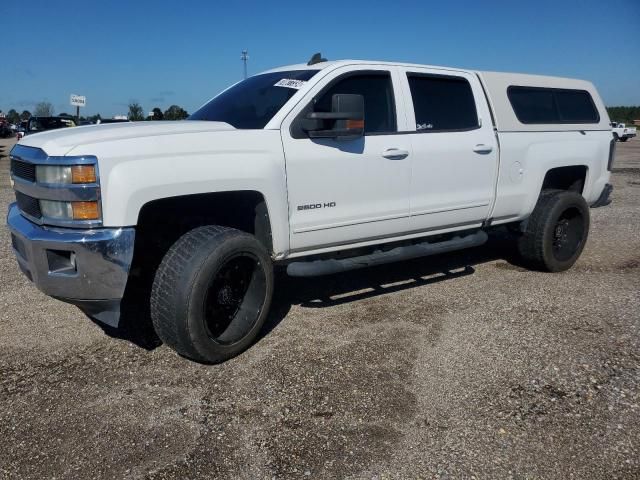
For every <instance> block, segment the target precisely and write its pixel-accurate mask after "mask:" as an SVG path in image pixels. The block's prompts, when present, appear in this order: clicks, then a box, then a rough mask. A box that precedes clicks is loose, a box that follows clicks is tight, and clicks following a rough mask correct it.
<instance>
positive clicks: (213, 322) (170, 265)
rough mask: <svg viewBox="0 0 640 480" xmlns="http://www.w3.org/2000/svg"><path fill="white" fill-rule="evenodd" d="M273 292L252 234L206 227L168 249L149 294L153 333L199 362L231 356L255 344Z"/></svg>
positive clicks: (267, 263) (267, 264)
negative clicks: (154, 331)
mask: <svg viewBox="0 0 640 480" xmlns="http://www.w3.org/2000/svg"><path fill="white" fill-rule="evenodd" d="M272 294H273V266H272V263H271V258H270V257H269V254H268V253H267V251H266V250H265V248H264V247H263V246H262V244H261V243H260V242H259V241H258V240H257V239H256V238H255V237H254V236H253V235H250V234H248V233H245V232H241V231H239V230H235V229H232V228H227V227H221V226H215V225H209V226H204V227H199V228H196V229H194V230H191V231H190V232H187V233H186V234H184V235H183V236H182V237H180V238H179V239H178V241H177V242H176V243H174V244H173V246H171V248H170V249H169V251H168V252H167V253H166V255H165V257H164V259H163V260H162V262H161V264H160V267H159V268H158V271H157V273H156V276H155V279H154V282H153V287H152V290H151V318H152V320H153V325H154V328H155V330H156V333H157V334H158V336H159V337H160V339H161V340H162V341H163V342H164V343H166V344H167V345H168V346H170V347H171V348H173V349H174V350H176V351H177V352H178V353H179V354H180V355H183V356H185V357H188V358H190V359H193V360H196V361H199V362H203V363H219V362H222V361H224V360H227V359H229V358H232V357H234V356H236V355H238V354H239V353H241V352H242V351H244V350H245V349H246V348H248V347H249V346H250V345H251V343H252V342H253V341H254V340H255V338H256V337H257V335H258V333H259V332H260V329H261V328H262V325H263V324H264V322H265V320H266V317H267V314H268V312H269V307H270V305H271V297H272Z"/></svg>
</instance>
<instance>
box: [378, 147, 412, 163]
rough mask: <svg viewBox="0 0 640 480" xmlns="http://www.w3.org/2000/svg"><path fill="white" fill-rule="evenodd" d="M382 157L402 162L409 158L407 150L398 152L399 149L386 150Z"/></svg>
mask: <svg viewBox="0 0 640 480" xmlns="http://www.w3.org/2000/svg"><path fill="white" fill-rule="evenodd" d="M382 156H383V157H384V158H388V159H389V160H402V159H403V158H407V157H408V156H409V152H408V151H407V150H400V149H399V148H387V149H386V150H385V151H384V152H383V153H382Z"/></svg>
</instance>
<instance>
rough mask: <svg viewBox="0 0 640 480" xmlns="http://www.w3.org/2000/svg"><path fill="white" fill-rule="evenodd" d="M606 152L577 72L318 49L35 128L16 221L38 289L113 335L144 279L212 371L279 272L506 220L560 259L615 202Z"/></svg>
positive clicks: (469, 238) (253, 329)
mask: <svg viewBox="0 0 640 480" xmlns="http://www.w3.org/2000/svg"><path fill="white" fill-rule="evenodd" d="M614 145H615V143H614V141H613V139H612V134H611V126H610V124H609V118H608V116H607V112H606V110H605V107H604V105H603V103H602V101H601V99H600V97H599V95H598V93H597V91H596V89H595V88H594V86H593V85H592V84H591V83H589V82H586V81H582V80H571V79H564V78H552V77H543V76H532V75H518V74H510V73H493V72H477V71H470V70H463V69H456V68H444V67H433V66H425V65H412V64H404V63H386V62H375V61H373V62H369V61H325V60H321V59H319V58H318V57H317V56H314V58H313V59H312V61H310V62H309V63H308V64H302V65H293V66H288V67H282V68H277V69H274V70H270V71H267V72H264V73H261V74H259V75H255V76H253V77H250V78H248V79H246V80H244V81H242V82H239V83H237V84H235V85H233V86H231V87H229V88H228V89H227V90H225V91H223V92H222V93H220V94H219V95H218V96H216V97H214V98H213V99H212V100H210V101H209V102H207V103H206V104H205V105H203V106H202V107H201V108H200V109H199V110H197V111H196V112H195V113H194V114H193V115H191V116H190V117H189V119H187V120H185V121H178V122H139V123H124V124H112V125H98V126H84V127H77V128H73V129H62V130H56V131H51V132H44V133H40V134H34V135H30V136H28V137H25V138H24V139H23V140H22V141H21V142H20V143H19V144H17V145H16V146H15V147H14V148H13V150H12V151H11V154H10V157H11V177H12V180H13V183H14V189H15V194H16V200H17V202H16V203H14V204H12V205H11V207H10V210H9V213H8V225H9V228H10V230H11V240H12V242H13V250H14V252H15V255H16V258H17V260H18V263H19V265H20V267H21V269H22V270H23V272H24V273H25V274H26V275H27V276H28V277H29V278H30V279H31V280H32V281H33V282H34V283H35V285H36V286H37V287H38V288H39V289H40V290H42V291H43V292H44V293H46V294H48V295H51V296H53V297H56V298H58V299H60V300H63V301H66V302H70V303H73V304H75V305H78V306H79V307H80V308H81V309H82V310H83V311H84V312H86V313H87V314H88V315H90V316H91V317H93V318H95V319H98V320H99V321H101V322H104V323H107V324H110V325H113V326H116V325H117V324H118V321H119V318H120V313H121V312H120V303H121V299H122V298H123V295H124V294H125V290H126V289H128V288H130V287H131V284H133V283H136V282H137V284H138V285H143V286H144V285H146V288H147V289H146V290H145V289H140V290H137V292H138V296H139V298H140V299H141V300H143V301H145V302H146V303H147V305H149V315H150V317H151V320H152V324H153V326H154V328H155V331H156V333H157V335H158V336H159V337H160V339H161V340H162V341H164V342H165V343H166V344H168V345H169V346H171V347H173V348H174V349H175V350H176V351H178V352H179V353H180V354H181V355H183V356H186V357H189V358H191V359H194V360H197V361H200V362H208V363H215V362H220V361H223V360H225V359H227V358H230V357H232V356H234V355H237V354H238V353H239V352H241V351H242V350H243V349H245V348H247V347H248V346H249V345H250V344H251V343H252V341H253V340H254V339H255V338H256V336H257V335H258V333H259V331H260V329H261V327H262V325H263V323H264V321H265V319H266V317H267V315H268V311H269V307H270V302H271V297H272V293H273V290H274V275H273V270H274V266H281V267H286V270H287V273H288V274H289V275H293V276H313V275H323V274H331V273H337V272H341V271H345V270H352V269H356V268H362V267H366V266H370V265H377V264H381V263H385V262H390V261H398V260H407V259H412V258H416V257H420V256H425V255H431V254H435V253H440V252H445V251H451V250H455V249H461V248H466V247H473V246H478V245H481V244H482V243H483V242H485V241H486V239H487V232H488V231H489V230H490V229H492V228H495V227H498V226H507V227H509V228H510V230H512V231H513V232H514V242H517V244H518V248H519V251H520V253H521V255H522V259H523V262H526V263H527V264H528V265H530V266H531V267H532V268H535V269H539V270H543V271H550V272H558V271H562V270H565V269H568V268H569V267H571V266H572V265H573V263H574V262H575V261H576V259H577V258H578V256H579V255H580V253H581V252H582V249H583V247H584V245H585V242H586V240H587V234H588V230H589V207H590V206H591V207H595V206H601V205H605V204H607V203H608V202H609V200H608V197H609V194H610V192H611V188H612V187H611V185H610V184H609V183H608V182H609V175H610V171H611V166H612V162H613V157H614ZM363 274H365V275H366V273H363ZM140 292H142V293H140ZM144 292H146V293H144ZM140 321H142V318H141V319H140Z"/></svg>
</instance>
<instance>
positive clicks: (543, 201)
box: [518, 190, 589, 272]
mask: <svg viewBox="0 0 640 480" xmlns="http://www.w3.org/2000/svg"><path fill="white" fill-rule="evenodd" d="M588 234H589V207H588V205H587V202H586V201H585V200H584V198H583V197H582V195H580V194H579V193H577V192H570V191H565V190H545V191H543V192H542V193H541V194H540V198H539V199H538V203H537V204H536V206H535V208H534V210H533V212H532V213H531V216H530V217H529V220H528V222H527V227H526V230H525V231H524V233H523V234H522V236H521V237H520V238H519V239H518V250H519V252H520V256H521V257H522V259H523V260H524V262H525V264H527V266H529V267H531V268H533V269H536V270H541V271H546V272H562V271H564V270H567V269H569V268H571V266H572V265H573V264H574V263H575V262H576V260H578V257H580V254H581V253H582V250H583V249H584V246H585V244H586V242H587V236H588Z"/></svg>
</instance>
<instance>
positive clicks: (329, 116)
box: [302, 93, 364, 140]
mask: <svg viewBox="0 0 640 480" xmlns="http://www.w3.org/2000/svg"><path fill="white" fill-rule="evenodd" d="M327 127H328V128H327ZM302 129H303V130H304V131H305V132H306V133H307V135H309V138H336V139H344V140H351V139H356V138H359V137H361V136H362V135H364V97H363V96H362V95H353V94H347V93H336V94H335V95H333V96H332V97H331V112H311V113H309V114H307V116H306V117H305V119H304V121H303V123H302Z"/></svg>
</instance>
